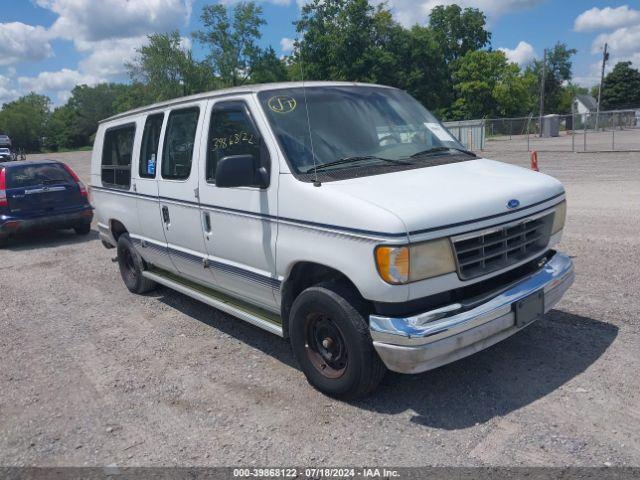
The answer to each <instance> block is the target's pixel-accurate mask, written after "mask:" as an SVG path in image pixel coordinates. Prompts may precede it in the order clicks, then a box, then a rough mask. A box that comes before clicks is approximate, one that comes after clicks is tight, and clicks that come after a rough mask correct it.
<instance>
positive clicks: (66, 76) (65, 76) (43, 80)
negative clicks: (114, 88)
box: [18, 68, 104, 103]
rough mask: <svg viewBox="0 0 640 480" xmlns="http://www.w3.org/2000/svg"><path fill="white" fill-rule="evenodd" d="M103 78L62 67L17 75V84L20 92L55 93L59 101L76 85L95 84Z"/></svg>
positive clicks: (67, 95) (62, 100)
mask: <svg viewBox="0 0 640 480" xmlns="http://www.w3.org/2000/svg"><path fill="white" fill-rule="evenodd" d="M102 81H104V79H102V78H99V77H95V76H93V75H86V74H83V73H80V72H79V71H77V70H70V69H68V68H63V69H62V70H59V71H57V72H40V74H38V76H37V77H19V78H18V85H19V86H20V90H21V91H22V92H25V93H26V92H35V93H38V94H43V93H45V92H52V93H55V94H56V96H57V100H58V101H59V102H60V103H63V102H65V101H66V100H67V99H68V98H69V92H70V91H71V89H73V87H75V86H76V85H81V84H86V85H96V84H97V83H100V82H102Z"/></svg>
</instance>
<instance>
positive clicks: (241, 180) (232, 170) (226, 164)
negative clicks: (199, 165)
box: [216, 155, 269, 188]
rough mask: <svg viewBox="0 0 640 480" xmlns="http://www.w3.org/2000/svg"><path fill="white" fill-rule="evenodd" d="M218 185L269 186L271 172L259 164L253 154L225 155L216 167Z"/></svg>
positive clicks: (229, 186)
mask: <svg viewBox="0 0 640 480" xmlns="http://www.w3.org/2000/svg"><path fill="white" fill-rule="evenodd" d="M216 186H217V187H220V188H233V187H260V188H267V187H268V186H269V173H268V172H267V169H266V168H264V167H260V166H258V162H257V160H256V158H255V157H254V156H253V155H231V156H229V157H223V158H221V159H220V161H219V162H218V166H217V168H216Z"/></svg>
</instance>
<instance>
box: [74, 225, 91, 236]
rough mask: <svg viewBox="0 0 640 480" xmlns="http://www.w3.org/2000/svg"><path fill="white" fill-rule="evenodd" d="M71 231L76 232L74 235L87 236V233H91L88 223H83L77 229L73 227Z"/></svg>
mask: <svg viewBox="0 0 640 480" xmlns="http://www.w3.org/2000/svg"><path fill="white" fill-rule="evenodd" d="M73 229H74V230H75V232H76V235H89V233H90V232H91V224H90V223H88V222H87V223H83V224H81V225H78V226H77V227H73Z"/></svg>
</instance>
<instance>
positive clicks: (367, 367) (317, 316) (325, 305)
mask: <svg viewBox="0 0 640 480" xmlns="http://www.w3.org/2000/svg"><path fill="white" fill-rule="evenodd" d="M362 303H363V302H362V300H361V299H360V298H359V296H358V295H357V294H355V293H354V292H352V290H351V289H350V288H348V287H346V286H343V285H338V284H333V283H325V284H320V285H317V286H314V287H310V288H307V289H306V290H305V291H303V292H302V293H301V294H300V295H299V296H298V298H296V300H295V301H294V302H293V306H292V307H291V321H290V322H289V336H290V339H291V345H292V348H293V353H294V355H295V357H296V359H297V360H298V363H299V365H300V367H301V368H302V371H303V372H304V374H305V376H306V377H307V380H308V381H309V383H310V384H311V385H313V386H314V387H315V388H317V389H318V390H320V391H321V392H323V393H325V394H327V395H329V396H332V397H337V398H342V399H353V398H357V397H362V396H365V395H367V394H369V393H370V392H372V391H373V390H374V389H375V388H376V387H377V386H378V384H379V383H380V381H381V380H382V377H383V376H384V374H385V372H386V368H385V366H384V364H383V363H382V361H381V360H380V357H379V356H378V354H377V353H376V351H375V349H374V347H373V342H372V340H371V336H370V335H369V326H368V323H367V321H366V319H365V318H366V317H365V314H364V308H362Z"/></svg>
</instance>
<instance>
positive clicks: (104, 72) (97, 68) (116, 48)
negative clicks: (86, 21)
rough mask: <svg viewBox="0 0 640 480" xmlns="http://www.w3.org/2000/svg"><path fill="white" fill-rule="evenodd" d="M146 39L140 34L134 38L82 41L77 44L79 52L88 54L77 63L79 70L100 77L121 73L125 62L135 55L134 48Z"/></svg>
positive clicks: (123, 70)
mask: <svg viewBox="0 0 640 480" xmlns="http://www.w3.org/2000/svg"><path fill="white" fill-rule="evenodd" d="M146 41H147V37H146V36H144V35H142V36H139V37H134V38H123V39H117V40H100V41H98V42H83V43H80V44H79V46H78V47H79V48H78V49H79V50H80V51H81V52H87V53H88V56H87V57H85V58H84V59H82V60H81V61H80V63H79V65H78V66H79V69H80V71H82V72H84V73H85V74H89V75H92V76H96V77H102V78H114V77H119V76H121V75H123V74H124V73H125V71H126V67H125V64H126V63H127V62H130V61H132V60H133V59H134V57H135V56H136V49H137V48H140V47H141V46H142V45H144V44H145V43H146Z"/></svg>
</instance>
